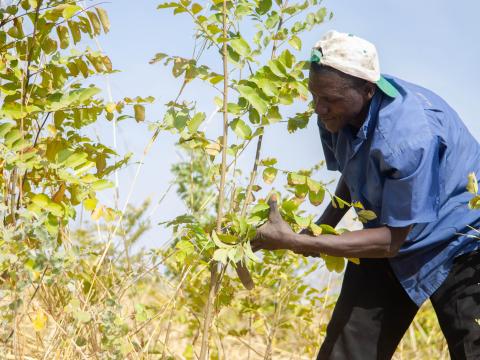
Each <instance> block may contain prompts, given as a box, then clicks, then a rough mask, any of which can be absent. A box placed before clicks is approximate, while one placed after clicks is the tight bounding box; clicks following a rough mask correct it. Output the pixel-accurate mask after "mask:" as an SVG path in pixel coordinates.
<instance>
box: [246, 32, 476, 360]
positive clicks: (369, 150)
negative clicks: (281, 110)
mask: <svg viewBox="0 0 480 360" xmlns="http://www.w3.org/2000/svg"><path fill="white" fill-rule="evenodd" d="M309 88H310V92H311V93H312V95H313V101H314V106H315V112H316V114H317V115H318V126H319V129H320V137H321V141H322V145H323V149H324V153H325V159H326V163H327V167H328V169H329V170H338V171H340V172H341V173H342V176H341V179H340V181H339V183H338V186H337V189H336V195H337V196H339V197H340V198H343V199H345V200H347V201H349V202H352V201H360V202H361V203H362V204H363V206H364V207H365V208H366V209H369V210H373V211H374V212H375V213H376V215H377V219H375V220H373V221H370V222H368V223H367V224H365V226H364V229H362V230H358V231H352V232H347V233H343V234H342V235H339V236H332V235H320V236H317V237H315V236H311V235H309V234H296V233H294V232H293V231H292V230H291V228H290V227H289V226H288V225H287V223H285V222H284V221H283V219H282V218H281V216H280V214H279V212H278V209H277V203H276V199H275V198H271V199H270V201H269V204H270V215H269V221H268V222H267V223H266V224H265V225H263V226H262V227H261V228H259V230H258V233H257V237H256V239H255V240H254V241H253V242H252V247H253V249H254V250H258V249H267V250H275V249H288V250H292V251H294V252H297V253H301V254H306V255H308V254H319V253H323V254H328V255H333V256H344V257H358V258H360V264H359V265H356V264H353V263H351V262H349V263H348V266H347V269H346V272H345V276H344V280H343V285H342V288H341V291H340V295H339V299H338V302H337V304H336V306H335V310H334V312H333V315H332V318H331V321H330V323H329V325H328V328H327V334H326V338H325V341H324V343H323V344H322V347H321V349H320V352H319V354H318V358H317V359H349V360H350V359H361V360H368V359H390V358H391V357H392V356H393V354H394V352H395V349H396V347H397V345H398V343H399V342H400V340H401V338H402V336H403V334H404V333H405V331H406V330H407V328H408V326H409V325H410V323H411V322H412V320H413V318H414V316H415V314H416V312H417V310H418V308H419V306H420V305H421V304H422V303H423V302H424V301H425V300H427V299H428V298H430V300H431V302H432V304H433V307H434V309H435V312H436V314H437V317H438V321H439V323H440V327H441V329H442V331H443V333H444V335H445V337H446V339H447V342H448V347H449V351H450V355H451V357H452V359H480V324H478V323H477V321H476V320H477V319H480V285H479V283H480V251H477V248H478V247H479V241H478V240H477V239H475V238H474V237H473V236H471V235H475V231H474V230H473V229H472V227H479V226H480V214H479V213H478V212H477V211H474V210H470V209H468V206H467V204H468V201H469V199H470V198H471V195H470V194H469V193H468V192H467V190H466V185H467V178H468V173H469V172H472V171H475V172H476V171H478V168H479V167H480V145H479V144H478V143H477V141H476V140H475V139H474V138H473V137H472V135H471V134H470V133H469V132H468V130H467V128H466V127H465V126H464V124H463V123H462V121H461V120H460V118H459V117H458V115H457V114H456V113H455V112H454V110H452V108H450V107H449V105H448V104H447V103H446V102H445V101H444V100H442V99H441V98H440V97H439V96H437V95H436V94H434V93H433V92H431V91H429V90H427V89H425V88H422V87H420V86H417V85H414V84H411V83H408V82H406V81H403V80H400V79H397V78H394V77H389V76H381V75H380V69H379V64H378V57H377V52H376V49H375V47H374V46H373V45H372V44H371V43H369V42H367V41H365V40H363V39H360V38H358V37H356V36H353V35H350V34H343V33H338V32H336V31H331V32H328V33H327V34H326V35H325V36H324V37H323V38H322V39H321V40H320V41H319V42H318V43H317V44H316V46H315V48H314V50H313V52H312V58H311V68H310V78H309ZM346 211H347V209H339V208H334V207H333V206H332V205H331V204H330V205H329V206H328V207H327V209H326V210H325V212H324V213H323V215H322V216H321V218H320V219H319V220H318V222H317V223H326V224H329V225H331V226H336V225H337V223H338V222H339V221H340V219H341V218H342V217H343V216H344V214H345V213H346ZM470 226H471V227H470ZM479 322H480V321H479Z"/></svg>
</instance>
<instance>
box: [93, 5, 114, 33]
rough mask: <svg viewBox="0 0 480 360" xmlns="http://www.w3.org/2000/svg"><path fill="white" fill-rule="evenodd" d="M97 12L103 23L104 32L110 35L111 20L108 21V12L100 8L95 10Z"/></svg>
mask: <svg viewBox="0 0 480 360" xmlns="http://www.w3.org/2000/svg"><path fill="white" fill-rule="evenodd" d="M95 10H97V14H98V17H99V18H100V22H101V23H102V27H103V31H104V32H105V33H108V32H109V31H110V20H108V15H107V12H106V11H105V10H104V9H102V8H101V7H98V6H97V7H96V8H95Z"/></svg>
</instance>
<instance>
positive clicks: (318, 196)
mask: <svg viewBox="0 0 480 360" xmlns="http://www.w3.org/2000/svg"><path fill="white" fill-rule="evenodd" d="M324 198H325V189H324V188H320V189H319V190H318V191H317V192H313V191H311V190H310V192H309V193H308V200H309V201H310V203H311V204H312V205H314V206H318V205H320V204H321V203H322V202H323V199H324Z"/></svg>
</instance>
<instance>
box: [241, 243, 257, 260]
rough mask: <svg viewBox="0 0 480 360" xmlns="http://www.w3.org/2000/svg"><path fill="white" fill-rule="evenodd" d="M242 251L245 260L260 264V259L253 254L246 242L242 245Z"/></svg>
mask: <svg viewBox="0 0 480 360" xmlns="http://www.w3.org/2000/svg"><path fill="white" fill-rule="evenodd" d="M243 250H244V253H245V255H246V256H247V258H249V259H250V260H252V261H254V262H257V263H258V262H260V259H259V258H258V257H257V256H256V255H255V254H254V253H253V251H252V247H251V245H250V242H248V241H247V242H245V243H244V244H243Z"/></svg>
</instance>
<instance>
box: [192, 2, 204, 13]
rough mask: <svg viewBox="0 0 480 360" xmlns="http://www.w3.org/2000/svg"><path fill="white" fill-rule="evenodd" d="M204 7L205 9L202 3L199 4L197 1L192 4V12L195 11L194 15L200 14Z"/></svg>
mask: <svg viewBox="0 0 480 360" xmlns="http://www.w3.org/2000/svg"><path fill="white" fill-rule="evenodd" d="M202 9H203V7H202V5H200V4H197V3H193V5H192V13H193V15H196V14H198V13H199V12H200V11H202Z"/></svg>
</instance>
